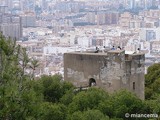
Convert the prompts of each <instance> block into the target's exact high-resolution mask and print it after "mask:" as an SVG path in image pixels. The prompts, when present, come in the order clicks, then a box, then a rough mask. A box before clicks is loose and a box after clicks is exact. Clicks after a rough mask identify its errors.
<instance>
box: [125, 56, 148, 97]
mask: <svg viewBox="0 0 160 120" xmlns="http://www.w3.org/2000/svg"><path fill="white" fill-rule="evenodd" d="M129 57H130V62H126V66H127V70H128V71H129V72H128V76H127V77H128V78H129V79H128V81H129V90H130V91H131V92H134V93H136V95H137V96H138V97H139V98H141V99H144V80H145V78H144V72H145V67H144V62H145V55H144V54H133V55H130V56H129ZM128 67H129V68H128Z"/></svg>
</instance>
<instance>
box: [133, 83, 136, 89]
mask: <svg viewBox="0 0 160 120" xmlns="http://www.w3.org/2000/svg"><path fill="white" fill-rule="evenodd" d="M135 89H136V84H135V82H133V90H135Z"/></svg>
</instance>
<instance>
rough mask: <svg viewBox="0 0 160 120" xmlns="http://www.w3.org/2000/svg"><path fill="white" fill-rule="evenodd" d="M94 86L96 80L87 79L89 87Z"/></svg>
mask: <svg viewBox="0 0 160 120" xmlns="http://www.w3.org/2000/svg"><path fill="white" fill-rule="evenodd" d="M92 86H96V80H95V79H93V78H90V79H89V87H92Z"/></svg>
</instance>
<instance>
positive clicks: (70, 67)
mask: <svg viewBox="0 0 160 120" xmlns="http://www.w3.org/2000/svg"><path fill="white" fill-rule="evenodd" d="M144 61H145V55H144V54H143V53H137V54H136V53H134V54H125V51H122V50H110V51H107V52H105V53H104V52H103V53H102V52H98V53H95V52H72V53H65V54H64V80H67V81H70V82H72V83H73V84H74V85H75V86H76V87H87V86H88V87H90V86H92V85H96V86H98V87H100V88H103V89H104V90H106V91H108V92H109V93H112V92H114V91H118V90H120V89H127V90H129V91H131V92H133V93H135V94H136V95H137V96H138V97H139V98H141V99H144V72H145V71H144Z"/></svg>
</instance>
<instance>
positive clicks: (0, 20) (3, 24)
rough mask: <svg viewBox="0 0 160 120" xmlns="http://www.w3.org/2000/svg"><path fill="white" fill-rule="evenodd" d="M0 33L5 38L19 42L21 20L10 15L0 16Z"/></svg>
mask: <svg viewBox="0 0 160 120" xmlns="http://www.w3.org/2000/svg"><path fill="white" fill-rule="evenodd" d="M0 31H1V32H2V33H3V35H4V36H6V37H11V38H12V39H17V40H19V39H20V38H21V37H22V23H21V18H20V17H19V16H13V15H11V14H1V15H0Z"/></svg>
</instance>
